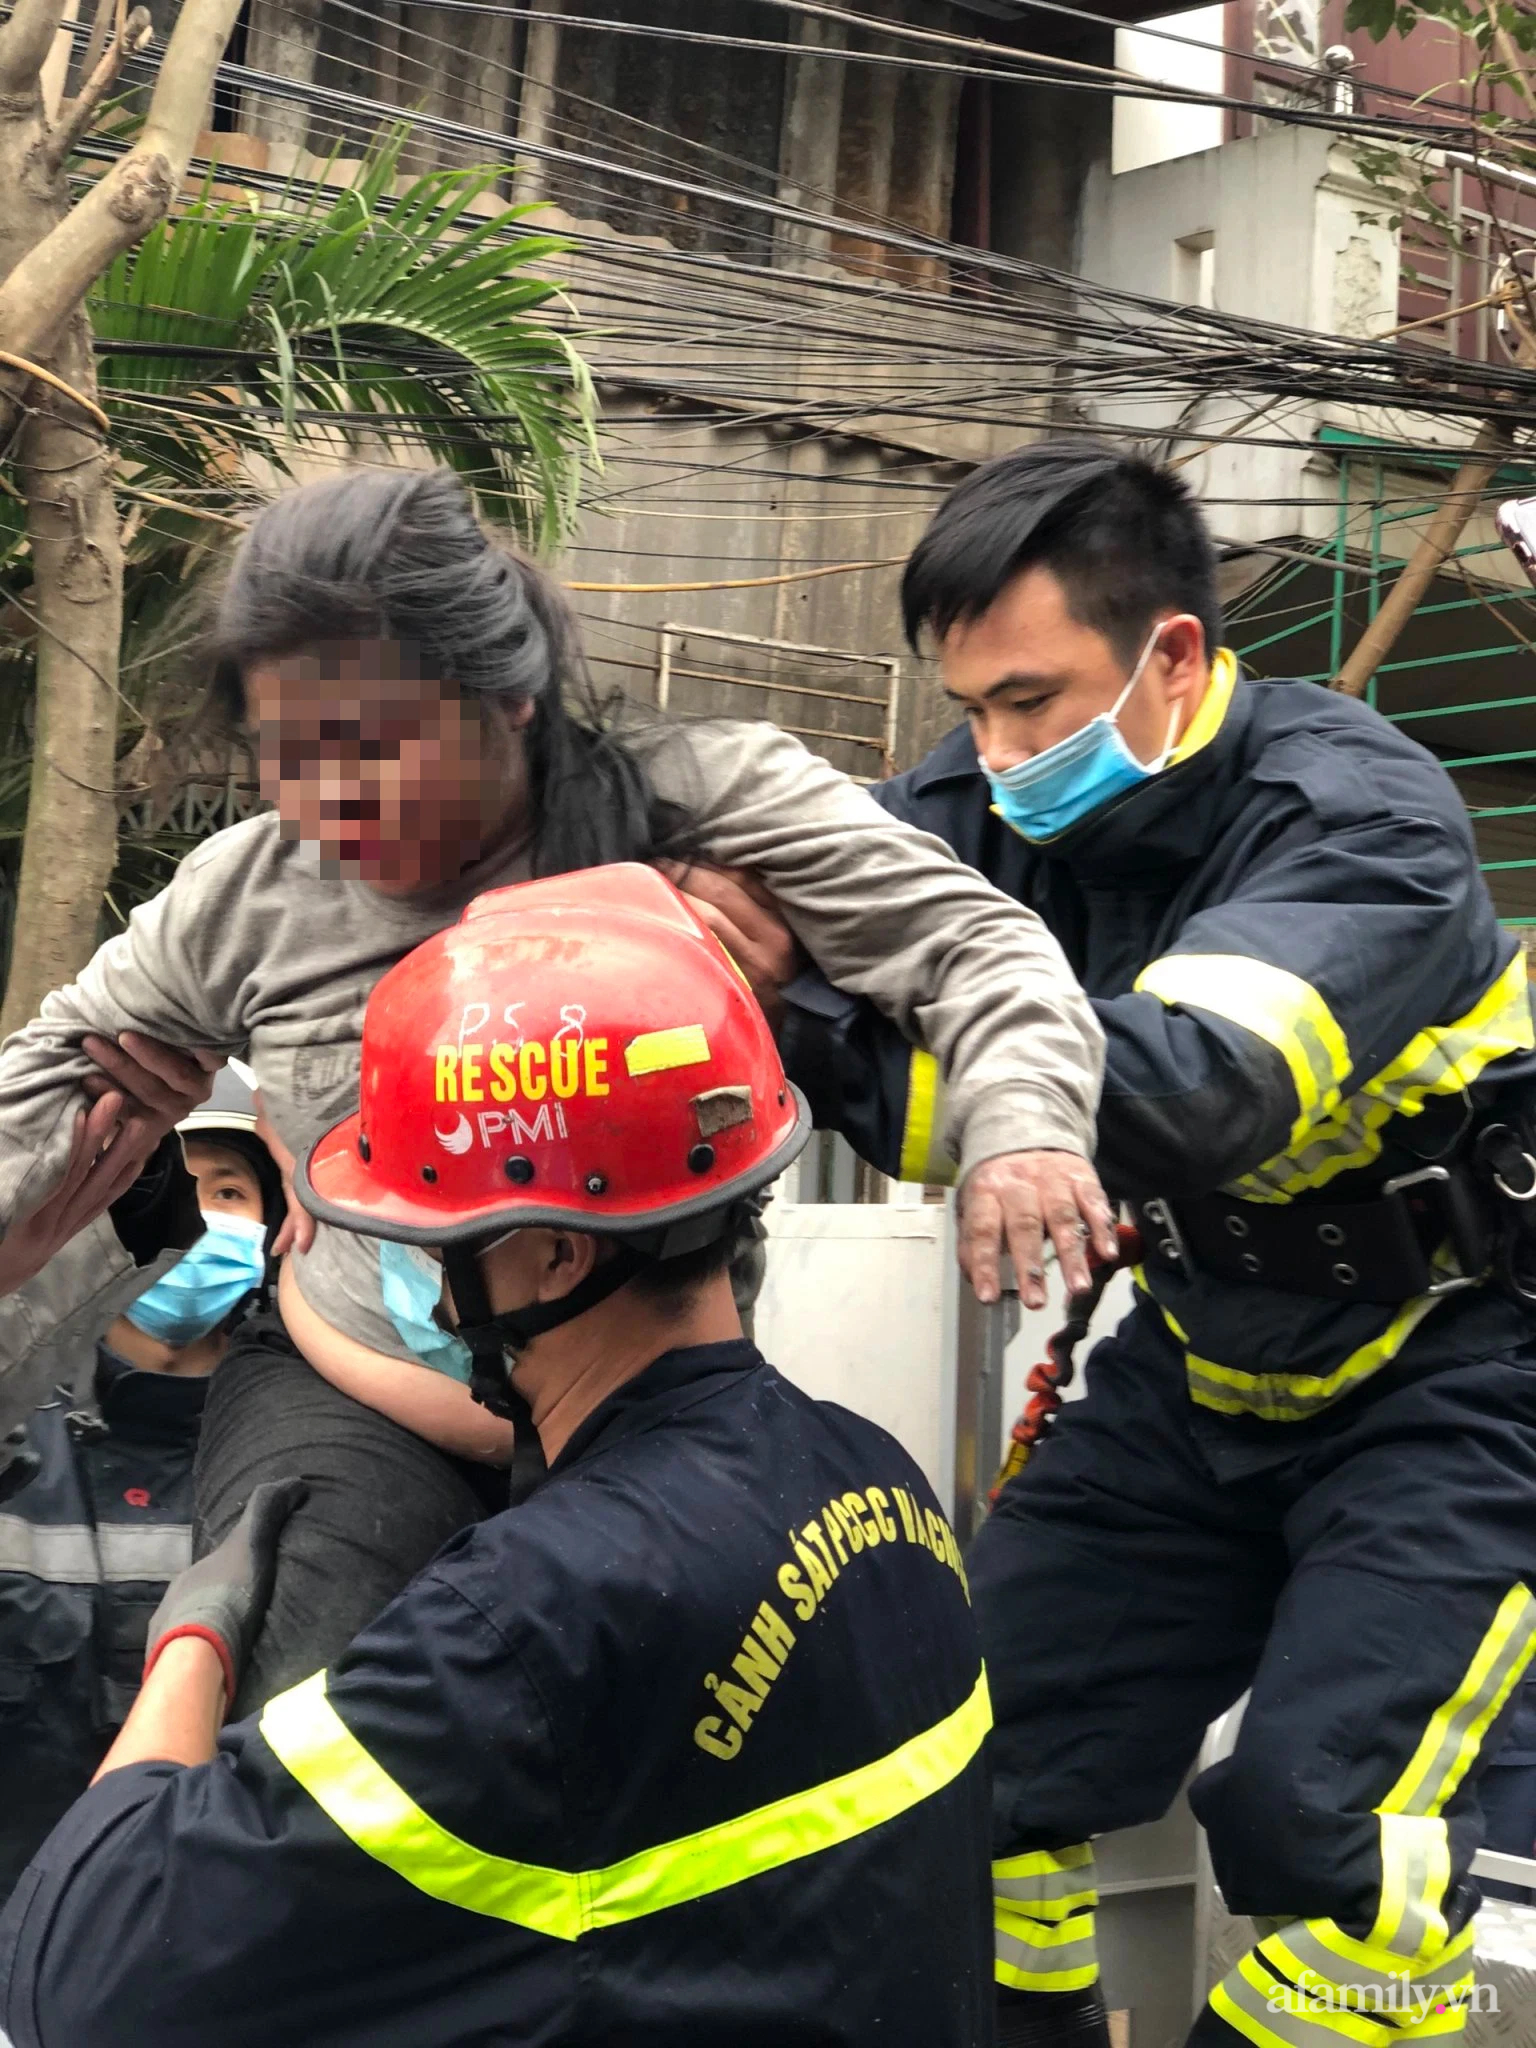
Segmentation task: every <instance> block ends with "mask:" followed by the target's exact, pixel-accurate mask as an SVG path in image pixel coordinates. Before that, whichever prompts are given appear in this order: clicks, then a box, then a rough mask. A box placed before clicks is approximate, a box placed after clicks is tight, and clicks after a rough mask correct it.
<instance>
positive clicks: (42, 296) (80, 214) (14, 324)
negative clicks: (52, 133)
mask: <svg viewBox="0 0 1536 2048" xmlns="http://www.w3.org/2000/svg"><path fill="white" fill-rule="evenodd" d="M49 4H50V5H51V6H52V7H53V8H54V10H55V17H56V11H57V4H58V0H49ZM41 5H42V0H17V14H18V15H19V14H20V12H21V10H22V9H23V8H25V7H33V6H41ZM239 13H240V0H186V4H185V5H184V6H183V7H182V10H181V13H180V15H179V16H178V18H177V21H176V26H175V28H174V29H173V30H172V31H171V39H170V42H169V43H168V44H167V45H166V51H165V57H164V59H163V60H162V62H161V65H160V75H159V77H158V78H157V80H156V81H155V91H154V97H153V99H152V100H151V101H150V104H149V116H148V118H147V120H146V121H145V123H144V127H143V130H142V132H141V134H140V136H139V140H138V142H137V143H136V144H135V145H134V147H133V148H132V149H131V150H130V151H129V153H128V154H127V156H125V157H123V158H122V159H120V161H119V162H118V163H116V164H115V165H114V166H113V167H112V169H111V170H110V171H108V172H107V173H106V175H105V176H104V177H102V178H100V179H98V180H97V182H96V183H95V184H94V185H93V186H92V187H91V189H90V191H89V192H88V193H87V194H86V195H85V197H84V198H83V199H82V200H81V201H80V203H79V205H78V206H76V207H74V208H73V209H72V210H71V211H70V212H69V213H68V214H66V215H65V217H64V218H63V219H62V220H61V221H60V222H59V223H58V225H57V226H56V227H55V228H53V230H52V231H51V232H50V233H49V234H47V235H45V236H44V237H43V239H42V240H41V241H40V242H39V243H38V244H37V245H36V247H35V248H33V249H30V250H29V251H28V252H27V254H26V255H25V256H23V257H22V258H21V260H20V262H19V263H17V265H16V267H15V268H14V269H13V270H12V271H11V274H10V276H9V277H7V278H6V280H5V282H4V283H3V284H0V345H3V346H4V347H6V348H8V349H10V350H12V351H13V352H14V353H15V354H16V355H21V356H30V357H32V358H34V359H35V358H36V357H37V356H38V355H40V354H45V353H46V352H47V347H48V343H49V342H50V340H51V339H52V338H53V337H54V335H56V334H57V333H58V331H59V329H60V328H61V327H62V326H63V324H64V322H65V320H67V319H68V317H69V315H70V314H71V313H72V312H73V311H74V309H75V308H76V307H77V306H78V305H79V303H80V301H81V300H82V299H83V298H84V297H85V294H86V292H87V290H88V289H89V288H90V285H91V283H92V282H93V280H94V279H95V278H97V277H99V276H100V274H101V272H102V271H103V270H105V269H106V267H107V265H108V264H109V263H110V262H112V260H113V258H114V257H116V256H118V255H120V254H121V252H122V251H123V250H124V249H130V248H132V246H133V245H134V243H135V242H137V241H140V240H141V239H142V238H143V236H144V235H146V234H147V233H148V232H149V230H150V229H151V228H152V227H153V226H154V224H155V222H156V221H158V220H161V219H163V218H164V216H165V214H166V213H167V212H168V211H169V209H170V205H171V201H172V200H173V199H174V198H175V196H176V192H177V189H178V187H179V186H180V184H181V181H182V179H183V178H184V177H185V175H186V169H187V164H188V162H189V161H190V159H191V155H192V151H193V148H194V146H195V144H196V142H197V138H198V135H199V133H200V132H201V130H202V125H203V119H204V112H205V109H206V108H207V105H208V95H209V92H210V90H211V89H212V86H213V78H214V72H215V70H216V69H217V67H218V62H219V59H220V58H221V57H222V56H223V54H224V48H225V45H226V44H227V43H228V41H229V38H230V34H231V32H232V31H233V29H234V26H235V22H236V20H237V19H238V17H239ZM16 18H17V16H13V17H12V21H11V26H12V27H14V25H15V21H16ZM55 25H57V24H56V19H55Z"/></svg>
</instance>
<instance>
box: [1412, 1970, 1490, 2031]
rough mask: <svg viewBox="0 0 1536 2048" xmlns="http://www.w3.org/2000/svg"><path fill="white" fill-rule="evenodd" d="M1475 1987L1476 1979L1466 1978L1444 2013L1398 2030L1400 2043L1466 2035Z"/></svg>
mask: <svg viewBox="0 0 1536 2048" xmlns="http://www.w3.org/2000/svg"><path fill="white" fill-rule="evenodd" d="M1474 1985H1475V1979H1474V1978H1472V1977H1471V1976H1468V1977H1466V1978H1465V1979H1464V1980H1463V1981H1462V1982H1461V1983H1460V1984H1458V1985H1457V1986H1456V1987H1455V1999H1454V2002H1451V2001H1447V2003H1446V2006H1445V2008H1444V2009H1443V2010H1442V2011H1439V2012H1428V2013H1426V2014H1425V2015H1424V2017H1423V2019H1421V2020H1409V2021H1408V2022H1407V2024H1406V2025H1404V2026H1400V2027H1399V2028H1398V2029H1397V2038H1398V2039H1399V2040H1400V2041H1428V2040H1431V2039H1433V2038H1435V2037H1436V2036H1438V2035H1443V2034H1462V2033H1465V2032H1466V2027H1467V2014H1468V2013H1469V2012H1470V2011H1471V2010H1472V2007H1471V2004H1470V2000H1471V1997H1472V1992H1473V1988H1474Z"/></svg>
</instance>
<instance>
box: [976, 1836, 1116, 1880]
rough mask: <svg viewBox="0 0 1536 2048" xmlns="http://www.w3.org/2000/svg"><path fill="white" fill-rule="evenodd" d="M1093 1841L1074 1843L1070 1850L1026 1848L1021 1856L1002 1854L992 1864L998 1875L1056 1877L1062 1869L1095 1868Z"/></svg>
mask: <svg viewBox="0 0 1536 2048" xmlns="http://www.w3.org/2000/svg"><path fill="white" fill-rule="evenodd" d="M1092 1868H1093V1844H1092V1842H1074V1843H1072V1845H1071V1847H1070V1848H1066V1849H1026V1850H1025V1851H1024V1852H1023V1854H1022V1855H1019V1856H999V1857H998V1858H997V1859H996V1860H995V1861H994V1862H993V1865H992V1875H993V1878H994V1879H997V1878H1016V1877H1052V1876H1055V1875H1056V1874H1057V1873H1058V1872H1061V1871H1077V1870H1091V1869H1092Z"/></svg>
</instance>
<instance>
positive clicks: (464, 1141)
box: [295, 865, 811, 1258]
mask: <svg viewBox="0 0 1536 2048" xmlns="http://www.w3.org/2000/svg"><path fill="white" fill-rule="evenodd" d="M810 1128H811V1118H810V1111H809V1109H808V1107H807V1105H806V1102H805V1099H804V1097H803V1096H802V1095H801V1094H800V1092H799V1090H798V1089H796V1088H795V1087H793V1085H792V1084H791V1083H790V1082H789V1081H788V1080H786V1078H785V1075H784V1069H783V1066H782V1065H781V1064H780V1061H779V1055H778V1050H777V1048H776V1046H775V1045H774V1042H773V1035H772V1033H771V1032H770V1030H769V1028H768V1022H767V1019H766V1018H765V1017H764V1016H763V1013H762V1011H761V1010H760V1009H759V1007H758V1005H757V1002H756V1000H755V999H754V997H753V995H752V993H751V991H750V989H749V988H748V986H747V984H746V981H745V979H744V978H743V976H742V974H741V972H740V970H739V969H738V968H737V967H736V965H735V963H734V962H733V961H732V960H731V958H730V956H729V954H727V952H726V951H725V949H724V948H723V947H722V946H721V944H720V942H719V941H718V940H717V939H716V938H715V936H714V935H713V933H712V932H711V931H710V930H709V928H708V926H707V925H705V924H704V923H703V922H702V920H701V919H700V918H699V917H697V916H696V915H695V913H694V911H693V910H692V909H691V908H690V907H689V905H688V903H687V901H686V900H685V899H684V898H683V897H682V896H681V895H680V894H679V893H678V891H677V890H676V889H674V888H673V887H672V885H671V883H670V882H668V881H666V880H665V879H664V878H663V877H662V876H661V875H659V874H657V873H656V872H655V870H654V869H652V868H647V867H639V866H635V865H624V866H614V867H601V868H588V869H583V870H581V871H580V872H578V873H575V874H567V875H559V876H554V877H551V878H550V879H549V880H546V881H538V882H524V883H522V884H520V885H518V886H516V887H513V888H509V889H493V890H491V891H489V892H488V893H487V894H486V895H484V896H479V897H477V898H476V899H475V901H474V902H473V903H471V904H470V906H469V908H468V909H467V910H466V911H465V913H464V915H463V917H462V918H461V920H460V921H459V923H458V924H456V925H453V926H451V927H450V928H449V929H448V930H446V931H442V932H439V933H437V934H436V935H435V936H434V937H433V938H430V939H428V940H427V941H426V942H425V943H424V944H423V945H420V946H418V947H417V948H416V950H415V951H414V952H413V953H409V954H407V956H406V957H405V959H403V960H401V961H400V962H399V963H398V964H397V965H396V966H394V967H392V968H391V969H390V971H389V972H388V973H387V974H386V975H385V976H384V978H383V979H382V980H381V981H380V982H379V983H378V985H377V987H376V988H375V989H374V991H373V994H372V995H371V996H370V997H369V999H368V1009H367V1014H366V1016H365V1017H364V1020H363V1058H362V1092H361V1107H360V1109H359V1111H358V1113H357V1115H355V1116H350V1117H348V1118H346V1120H345V1121H344V1122H342V1123H339V1124H337V1125H336V1126H335V1127H334V1128H333V1129H332V1130H330V1131H328V1132H326V1134H325V1135H324V1137H322V1138H320V1139H319V1140H318V1141H317V1142H316V1143H315V1144H314V1145H313V1146H312V1147H311V1148H310V1151H309V1153H308V1156H307V1157H306V1159H305V1160H304V1162H303V1164H302V1166H301V1167H300V1168H299V1169H298V1172H297V1173H296V1175H295V1181H296V1185H297V1188H298V1193H299V1197H300V1199H301V1201H302V1202H303V1204H304V1206H305V1208H306V1209H308V1210H309V1211H310V1212H311V1213H312V1214H313V1215H315V1216H318V1217H320V1218H322V1219H323V1220H324V1221H325V1222H327V1223H332V1224H337V1225H339V1226H340V1227H341V1228H342V1229H344V1230H355V1231H360V1232H363V1233H365V1234H366V1235H368V1236H371V1237H387V1238H396V1239H399V1240H401V1241H403V1242H405V1243H408V1244H421V1245H456V1244H457V1245H472V1244H474V1243H476V1242H480V1243H485V1242H488V1241H489V1240H491V1239H493V1238H495V1237H497V1236H499V1235H502V1234H504V1233H506V1232H507V1231H510V1230H516V1229H519V1228H525V1227H530V1226H534V1225H545V1226H547V1227H549V1228H553V1229H561V1230H580V1231H587V1232H590V1233H592V1234H593V1235H596V1236H602V1237H616V1238H621V1239H626V1240H628V1241H629V1242H630V1243H632V1244H633V1245H634V1246H635V1248H636V1249H637V1250H639V1249H643V1250H644V1251H645V1252H646V1253H647V1254H648V1255H649V1256H650V1257H653V1258H669V1257H673V1256H677V1255H679V1254H681V1253H683V1252H686V1251H690V1250H694V1249H697V1248H699V1247H701V1246H702V1245H704V1244H707V1243H709V1242H710V1241H711V1240H712V1239H713V1238H715V1237H718V1236H720V1235H721V1234H723V1232H724V1231H725V1229H726V1228H727V1227H728V1219H729V1218H730V1216H731V1215H732V1212H733V1206H734V1205H735V1204H737V1203H739V1202H740V1200H741V1199H742V1198H743V1197H744V1196H747V1195H750V1194H752V1193H754V1192H755V1191H756V1190H758V1189H760V1188H763V1187H765V1186H766V1185H767V1184H768V1183H769V1182H770V1181H772V1180H775V1179H776V1178H777V1177H778V1175H779V1174H781V1173H782V1172H783V1171H784V1169H785V1167H786V1166H788V1165H789V1164H790V1162H791V1160H793V1159H794V1158H795V1156H796V1154H797V1153H798V1152H799V1151H800V1149H801V1147H802V1146H803V1145H804V1144H805V1142H806V1140H807V1138H808V1137H809V1136H810Z"/></svg>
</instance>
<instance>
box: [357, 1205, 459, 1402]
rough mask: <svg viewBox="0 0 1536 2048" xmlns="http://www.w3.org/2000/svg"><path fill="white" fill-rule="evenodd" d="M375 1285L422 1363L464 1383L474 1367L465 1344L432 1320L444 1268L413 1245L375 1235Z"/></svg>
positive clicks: (392, 1318)
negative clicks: (377, 1241)
mask: <svg viewBox="0 0 1536 2048" xmlns="http://www.w3.org/2000/svg"><path fill="white" fill-rule="evenodd" d="M379 1289H380V1292H381V1293H382V1295H383V1297H384V1306H385V1308H386V1309H388V1311H389V1320H390V1321H391V1322H392V1323H393V1324H394V1326H395V1328H396V1330H397V1331H398V1332H399V1335H400V1341H401V1343H402V1344H405V1345H407V1346H408V1347H409V1348H410V1350H411V1351H412V1352H413V1353H414V1354H415V1356H416V1357H417V1358H419V1359H420V1360H421V1362H422V1364H423V1365H429V1366H431V1368H432V1370H433V1371H434V1372H445V1373H447V1375H448V1377H449V1379H451V1380H462V1381H463V1382H464V1384H465V1385H466V1386H468V1384H469V1376H470V1372H471V1370H472V1367H473V1360H472V1358H471V1356H470V1349H469V1346H468V1345H467V1344H466V1343H465V1342H464V1339H463V1338H462V1337H459V1336H456V1335H455V1334H454V1332H453V1331H452V1330H445V1329H443V1328H441V1326H440V1325H439V1324H438V1323H437V1322H436V1321H435V1320H434V1318H433V1314H432V1311H433V1310H434V1309H435V1308H436V1307H437V1305H438V1303H439V1302H440V1301H441V1300H442V1298H443V1269H442V1267H441V1266H440V1265H438V1263H437V1261H436V1260H435V1259H429V1258H428V1257H427V1254H426V1253H425V1252H420V1251H417V1249H416V1247H415V1246H414V1245H410V1244H395V1243H393V1242H392V1241H391V1240H390V1239H389V1238H381V1239H380V1240H379Z"/></svg>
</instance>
